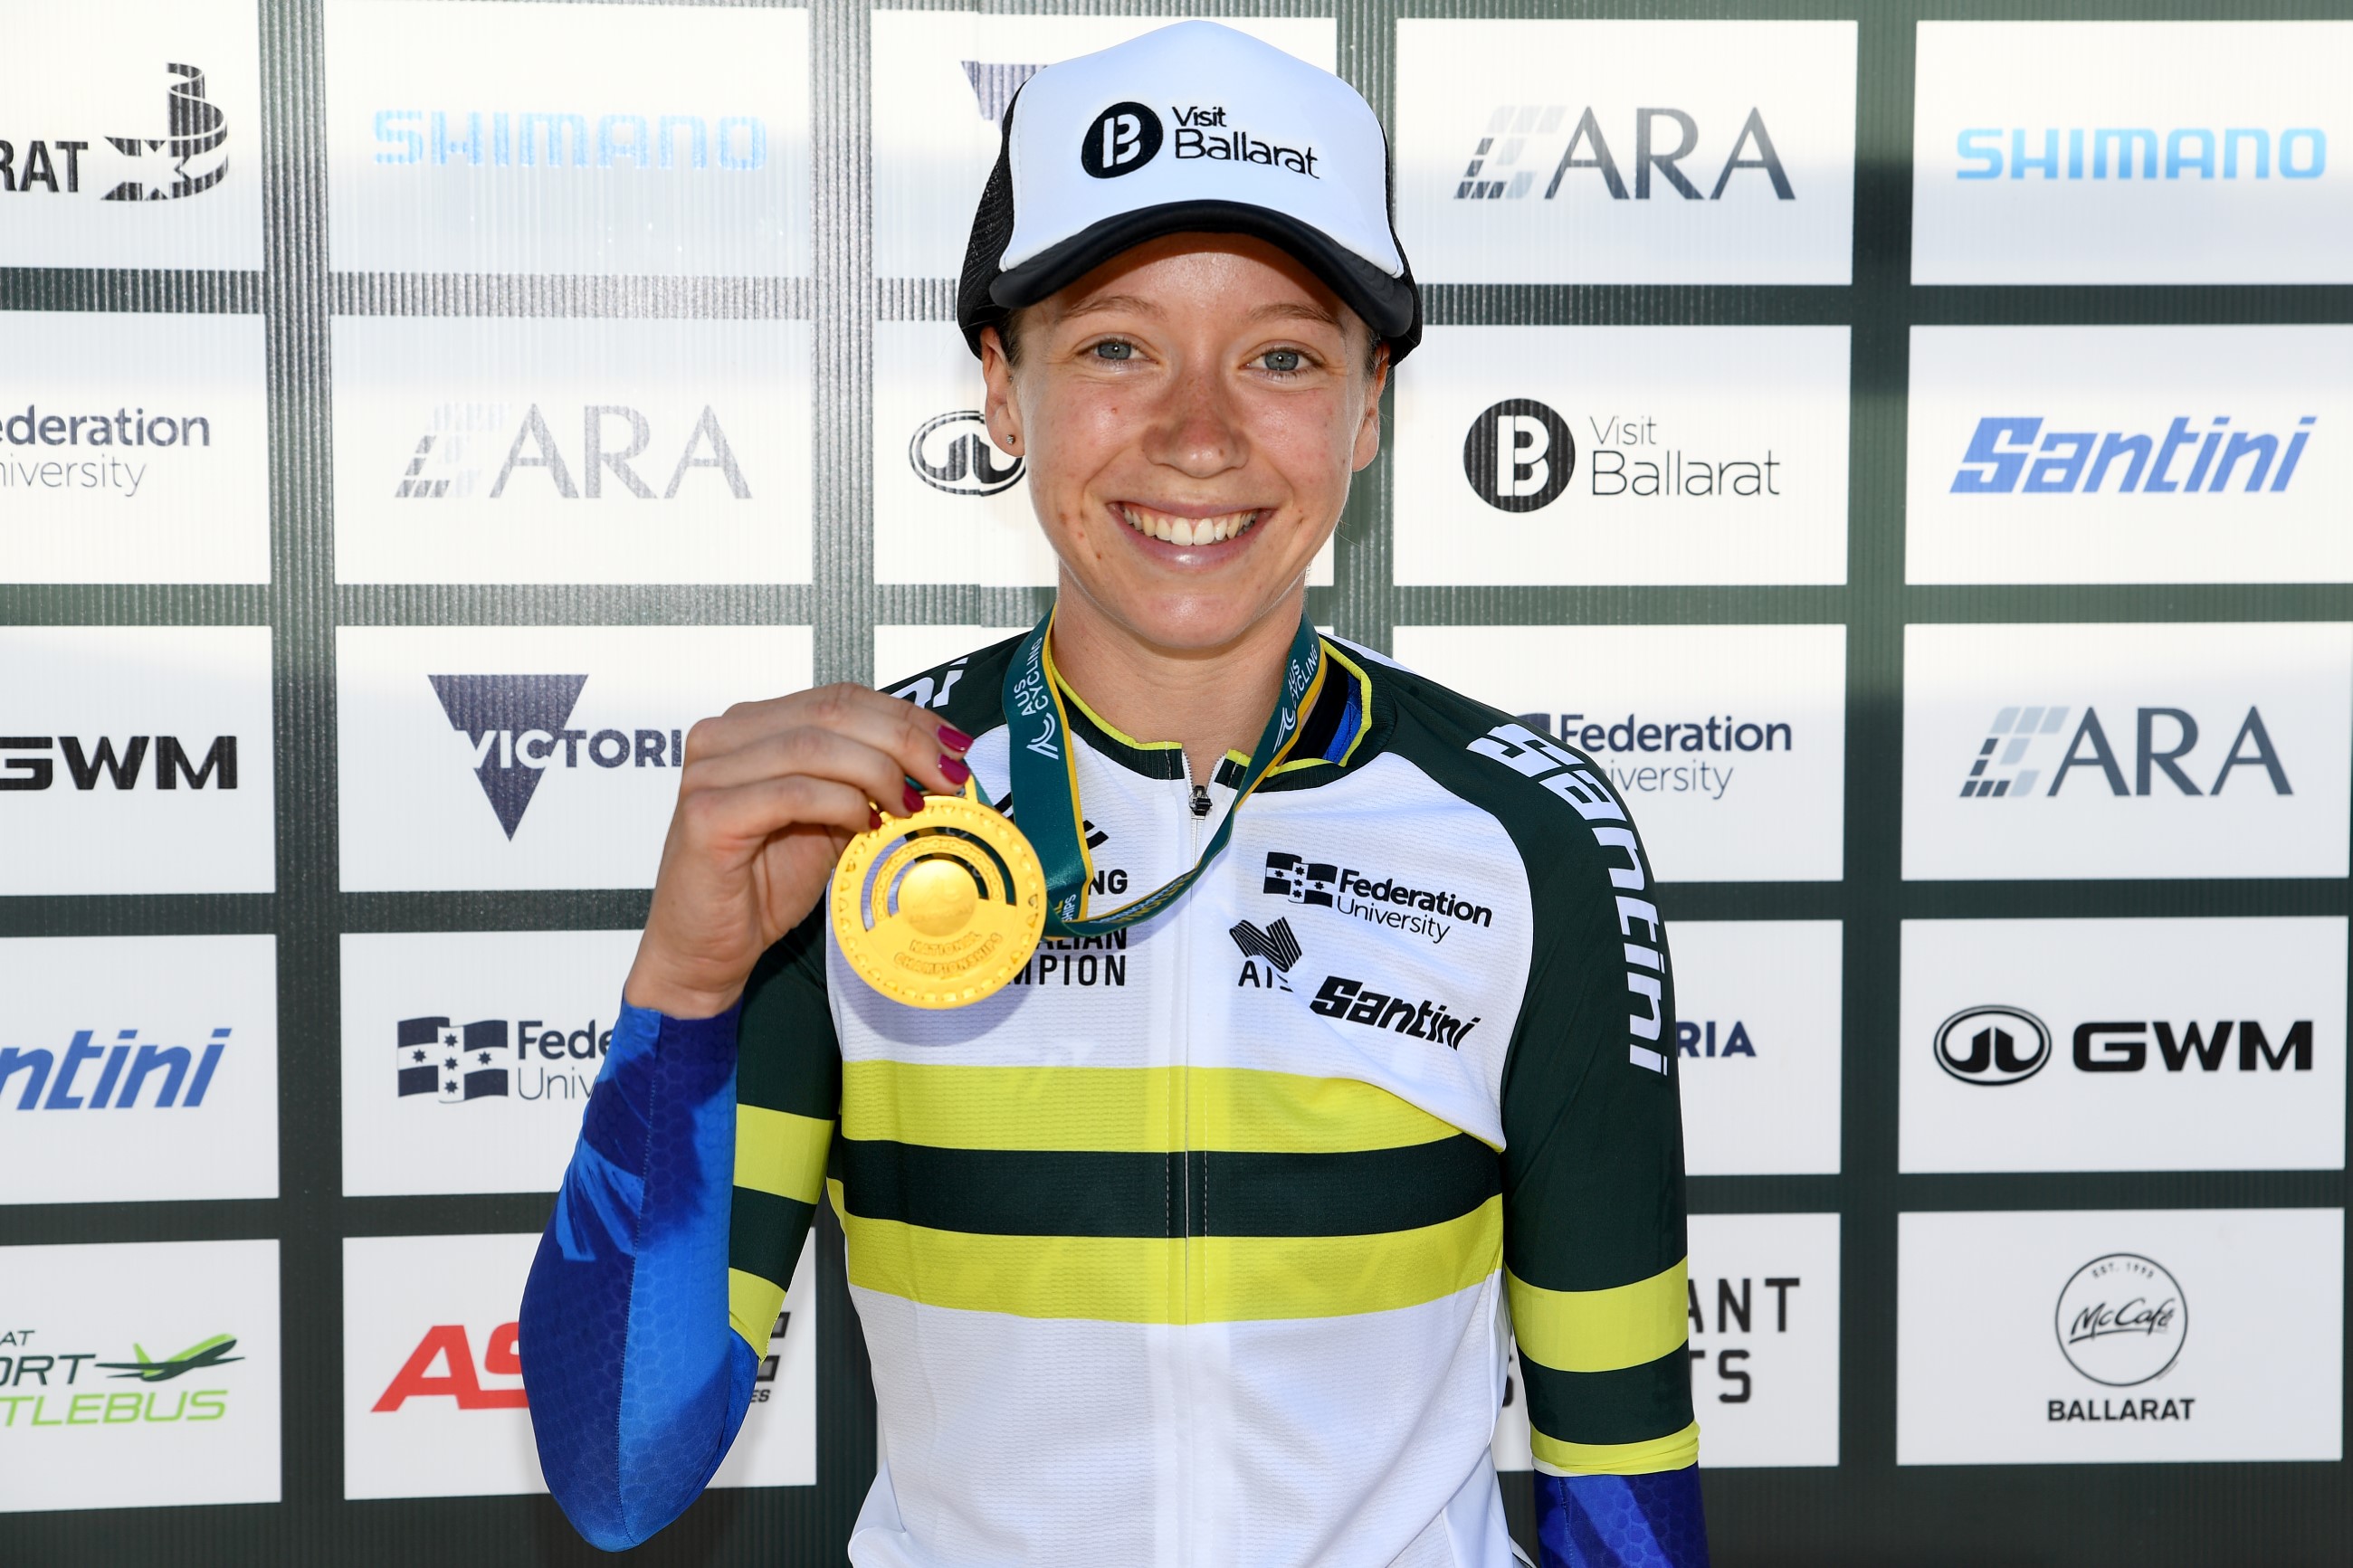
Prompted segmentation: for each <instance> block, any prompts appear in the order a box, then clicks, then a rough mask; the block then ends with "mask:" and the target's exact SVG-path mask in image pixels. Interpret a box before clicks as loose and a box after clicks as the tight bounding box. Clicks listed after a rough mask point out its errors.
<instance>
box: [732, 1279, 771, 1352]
mask: <svg viewBox="0 0 2353 1568" xmlns="http://www.w3.org/2000/svg"><path fill="white" fill-rule="evenodd" d="M784 1309H785V1288H784V1287H783V1286H782V1285H779V1284H777V1283H776V1281H775V1280H773V1279H761V1278H760V1277H759V1276H758V1275H757V1274H746V1273H744V1271H743V1270H742V1269H741V1268H730V1269H729V1270H728V1271H727V1326H728V1327H729V1328H731V1329H733V1330H734V1331H735V1332H736V1335H737V1337H739V1338H740V1339H742V1340H743V1342H744V1343H745V1344H747V1345H750V1346H751V1347H752V1353H753V1354H754V1355H755V1356H764V1355H766V1354H767V1353H768V1341H769V1340H770V1339H771V1338H773V1337H774V1336H775V1334H776V1314H777V1313H778V1312H781V1311H783V1310H784Z"/></svg>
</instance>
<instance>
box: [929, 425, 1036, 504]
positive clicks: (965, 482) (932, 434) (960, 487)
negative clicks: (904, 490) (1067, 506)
mask: <svg viewBox="0 0 2353 1568" xmlns="http://www.w3.org/2000/svg"><path fill="white" fill-rule="evenodd" d="M998 456H999V454H998V452H997V446H996V443H994V442H992V441H991V440H989V438H988V421H987V419H985V418H983V417H982V416H981V413H980V410H979V409H977V408H959V409H956V410H955V411H953V412H951V413H947V414H936V415H934V416H932V417H931V418H929V419H926V420H924V421H923V424H922V425H921V426H917V427H916V430H915V434H914V437H913V439H911V440H910V441H908V443H907V466H908V467H909V468H913V469H914V470H915V477H916V478H917V479H921V480H923V483H925V484H927V485H929V486H931V487H932V488H933V489H935V490H945V491H947V492H948V493H949V494H950V495H958V496H993V495H996V494H997V492H999V491H1000V490H1008V489H1012V488H1013V487H1014V486H1015V485H1018V484H1019V483H1020V482H1021V459H1020V458H1013V459H1012V460H1011V461H1009V462H1006V463H1003V464H999V463H998V461H997V458H998Z"/></svg>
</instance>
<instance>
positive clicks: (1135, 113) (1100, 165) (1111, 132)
mask: <svg viewBox="0 0 2353 1568" xmlns="http://www.w3.org/2000/svg"><path fill="white" fill-rule="evenodd" d="M1164 135H1165V132H1163V131H1162V129H1161V125H1160V116H1158V115H1157V114H1155V113H1154V112H1152V110H1150V109H1149V108H1147V107H1146V106H1145V105H1144V104H1141V103H1136V102H1134V101H1132V100H1131V101H1129V102H1126V103H1114V104H1113V105H1112V106H1111V107H1110V108H1109V109H1106V110H1103V112H1102V113H1101V114H1098V115H1096V116H1095V117H1094V120H1093V122H1092V123H1091V124H1090V125H1088V127H1087V133H1086V136H1085V138H1084V139H1083V140H1082V141H1081V142H1080V143H1079V166H1080V167H1081V168H1083V169H1084V170H1086V172H1087V173H1088V174H1092V175H1093V176H1094V177H1095V178H1096V179H1098V180H1113V179H1117V178H1118V177H1119V176H1120V175H1122V174H1134V173H1135V171H1136V170H1138V169H1141V168H1142V167H1144V165H1145V164H1146V163H1150V162H1152V160H1153V158H1154V157H1155V156H1156V155H1157V154H1158V153H1159V152H1160V143H1161V141H1162V139H1163V137H1164Z"/></svg>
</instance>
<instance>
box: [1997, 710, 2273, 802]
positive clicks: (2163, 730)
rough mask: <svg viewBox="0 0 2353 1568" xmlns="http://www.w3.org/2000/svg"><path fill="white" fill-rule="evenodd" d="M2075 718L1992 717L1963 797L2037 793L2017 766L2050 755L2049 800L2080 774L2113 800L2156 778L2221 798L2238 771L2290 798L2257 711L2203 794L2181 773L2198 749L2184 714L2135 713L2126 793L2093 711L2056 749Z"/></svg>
mask: <svg viewBox="0 0 2353 1568" xmlns="http://www.w3.org/2000/svg"><path fill="white" fill-rule="evenodd" d="M2073 711H2074V710H2073V709H2071V708H2066V707H2058V706H2038V705H2021V706H2017V707H2011V708H2004V709H2002V710H2000V711H1999V712H1997V713H1996V714H1995V715H1994V716H1993V722H1992V724H1990V725H1989V726H1988V730H1989V733H1988V734H1987V736H1986V738H1985V741H1984V742H1983V743H1982V744H1980V745H1979V746H1978V754H1977V759H1976V761H1975V762H1973V763H1971V764H1970V765H1969V772H1968V777H1967V778H1965V779H1963V780H1962V781H1961V798H1962V799H1964V800H1969V799H1977V800H2000V799H2022V798H2024V797H2025V796H2027V795H2031V794H2033V793H2034V789H2035V786H2036V785H2037V784H2040V783H2042V776H2043V767H2042V766H2036V767H2027V766H2023V765H2022V764H2023V763H2028V762H2030V761H2034V760H2036V759H2038V758H2039V759H2042V761H2043V763H2046V764H2047V763H2050V762H2051V761H2052V758H2053V756H2054V754H2055V760H2056V766H2055V767H2053V768H2052V771H2051V787H2050V788H2048V789H2046V790H2044V791H2043V792H2042V793H2043V795H2044V796H2045V797H2046V798H2047V797H2048V796H2051V795H2057V794H2058V793H2059V792H2060V790H2061V789H2063V788H2064V787H2065V786H2066V784H2067V777H2068V775H2069V774H2070V773H2074V772H2075V771H2076V770H2078V769H2085V770H2088V771H2090V772H2091V773H2094V774H2095V775H2096V776H2097V777H2098V778H2099V780H2100V782H2101V783H2103V784H2105V785H2106V786H2107V789H2108V793H2109V794H2110V795H2148V794H2150V793H2151V792H2152V790H2154V789H2155V788H2156V787H2157V781H2158V779H2159V778H2162V779H2164V780H2165V781H2166V782H2167V783H2168V784H2170V786H2171V787H2172V788H2173V789H2175V790H2178V791H2179V792H2180V793H2181V794H2183V795H2203V796H2211V795H2221V793H2222V790H2223V786H2225V785H2226V784H2229V783H2230V782H2231V775H2232V773H2234V772H2236V771H2237V770H2238V769H2241V768H2253V769H2255V770H2256V771H2257V772H2258V773H2261V774H2262V775H2263V778H2264V779H2265V780H2266V781H2267V782H2268V783H2269V784H2271V788H2272V793H2273V794H2274V795H2294V794H2295V789H2294V788H2293V787H2291V786H2290V784H2288V778H2287V770H2286V769H2285V768H2284V767H2283V766H2282V765H2281V764H2280V757H2279V751H2278V748H2277V747H2275V746H2274V745H2273V744H2272V737H2271V731H2269V730H2268V729H2267V728H2265V727H2264V724H2263V710H2262V709H2260V708H2256V707H2250V708H2248V710H2247V713H2246V717H2245V718H2243V719H2242V720H2240V721H2239V728H2238V731H2237V733H2236V734H2235V735H2234V736H2233V737H2232V742H2231V744H2230V747H2229V749H2228V750H2226V751H2225V752H2223V754H2222V763H2221V767H2220V768H2219V769H2218V770H2217V771H2216V772H2215V774H2214V777H2213V780H2212V782H2211V783H2210V784H2206V785H2205V786H2204V787H2203V788H2202V789H2201V788H2200V786H2199V784H2198V780H2197V778H2194V777H2192V776H2191V774H2190V773H2189V770H2188V768H2187V767H2186V766H2185V760H2186V759H2187V758H2188V757H2189V753H2190V752H2193V751H2195V750H2197V748H2198V742H2199V737H2200V729H2199V725H2198V721H2197V719H2196V717H2195V716H2193V715H2192V714H2191V713H2190V712H2189V710H2187V709H2183V708H2139V709H2136V710H2134V713H2133V750H2132V763H2133V769H2132V779H2131V783H2130V784H2129V786H2127V784H2126V779H2125V770H2124V767H2123V764H2122V763H2119V762H2118V761H2117V759H2116V748H2115V746H2114V745H2112V744H2111V743H2110V742H2109V740H2108V731H2107V727H2106V726H2105V724H2103V723H2102V722H2101V721H2100V714H2099V710H2097V709H2094V708H2086V709H2084V716H2083V717H2082V718H2081V719H2079V720H2077V721H2076V723H2075V728H2074V730H2073V733H2072V734H2071V735H2070V738H2069V739H2068V741H2067V742H2066V744H2065V747H2064V749H2063V750H2061V749H2059V747H2058V742H2057V739H2056V737H2058V736H2059V735H2060V734H2062V733H2063V732H2066V731H2067V718H2068V715H2069V714H2070V713H2072V712H2073ZM2046 737H2048V738H2049V739H2048V741H2046ZM2210 755H2211V753H2210ZM2200 776H2202V774H2201V775H2200ZM2094 787H2096V786H2094Z"/></svg>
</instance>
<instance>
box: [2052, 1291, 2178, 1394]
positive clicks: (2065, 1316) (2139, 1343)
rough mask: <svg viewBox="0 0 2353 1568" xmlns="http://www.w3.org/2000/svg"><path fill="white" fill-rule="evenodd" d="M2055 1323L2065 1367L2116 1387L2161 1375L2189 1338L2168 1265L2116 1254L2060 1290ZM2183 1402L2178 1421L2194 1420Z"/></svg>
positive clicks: (2131, 1384) (2095, 1380) (2123, 1386)
mask: <svg viewBox="0 0 2353 1568" xmlns="http://www.w3.org/2000/svg"><path fill="white" fill-rule="evenodd" d="M2052 1320H2053V1326H2054V1327H2055V1328H2056V1330H2057V1331H2058V1335H2059V1350H2060V1353H2062V1354H2063V1355H2064V1356H2065V1357H2066V1358H2067V1364H2068V1365H2070V1366H2072V1367H2073V1368H2074V1369H2075V1370H2076V1371H2077V1372H2079V1373H2083V1374H2084V1376H2085V1377H2087V1378H2089V1379H2091V1380H2092V1381H2093V1382H2094V1383H2098V1384H2106V1385H2107V1386H2108V1387H2110V1388H2132V1387H2136V1386H2137V1385H2138V1384H2144V1383H2147V1382H2149V1381H2150V1380H2151V1379H2153V1378H2157V1377H2159V1376H2162V1375H2163V1374H2164V1373H2166V1372H2167V1371H2168V1370H2169V1369H2170V1368H2171V1367H2172V1365H2173V1363H2174V1362H2175V1361H2177V1360H2178V1359H2179V1357H2180V1355H2181V1347H2182V1345H2183V1343H2184V1342H2187V1341H2188V1339H2189V1300H2188V1298H2187V1297H2186V1296H2184V1295H2183V1293H2182V1289H2181V1282H2180V1281H2179V1280H2178V1279H2174V1277H2173V1275H2172V1274H2171V1272H2169V1271H2168V1269H2167V1268H2166V1267H2165V1265H2163V1264H2161V1263H2159V1262H2158V1261H2157V1260H2156V1259H2155V1258H2144V1257H2142V1256H2141V1255H2140V1254H2138V1253H2137V1252H2111V1253H2109V1254H2108V1255H2107V1256H2105V1257H2104V1258H2094V1259H2092V1261H2090V1262H2089V1263H2086V1264H2084V1266H2083V1267H2082V1268H2078V1269H2077V1270H2075V1272H2074V1274H2073V1276H2071V1277H2070V1278H2069V1279H2068V1280H2067V1283H2066V1285H2065V1287H2064V1288H2063V1289H2061V1290H2060V1292H2059V1305H2058V1308H2057V1310H2055V1311H2054V1312H2053V1313H2052ZM2053 1403H2057V1402H2056V1401H2054V1402H2053ZM2167 1403H2168V1405H2171V1404H2172V1403H2173V1402H2172V1401H2170V1400H2168V1401H2167ZM2180 1403H2181V1405H2183V1406H2184V1408H2183V1410H2182V1411H2181V1413H2180V1415H2179V1416H2177V1417H2171V1418H2172V1419H2187V1418H2188V1415H2189V1411H2188V1408H2187V1407H2188V1405H2189V1401H2188V1400H2183V1401H2181V1402H2180ZM2066 1418H2067V1417H2058V1416H2054V1417H2053V1419H2066ZM2117 1418H2119V1419H2121V1418H2123V1417H2117ZM2136 1418H2137V1417H2136Z"/></svg>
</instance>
